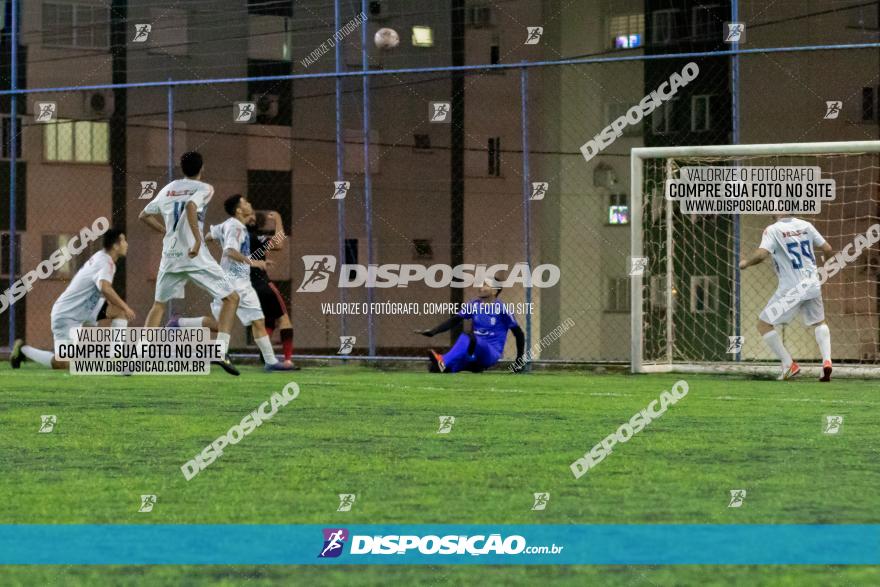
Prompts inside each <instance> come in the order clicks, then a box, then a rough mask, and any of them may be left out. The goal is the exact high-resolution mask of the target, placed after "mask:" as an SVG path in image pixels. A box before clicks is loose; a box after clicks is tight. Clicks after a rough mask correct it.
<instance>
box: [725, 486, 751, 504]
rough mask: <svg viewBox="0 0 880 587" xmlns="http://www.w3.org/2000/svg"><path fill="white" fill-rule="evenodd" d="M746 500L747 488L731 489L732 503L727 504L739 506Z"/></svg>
mask: <svg viewBox="0 0 880 587" xmlns="http://www.w3.org/2000/svg"><path fill="white" fill-rule="evenodd" d="M745 500H746V490H745V489H731V490H730V503H728V504H727V507H729V508H739V507H742V505H743V502H745Z"/></svg>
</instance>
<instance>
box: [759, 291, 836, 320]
mask: <svg viewBox="0 0 880 587" xmlns="http://www.w3.org/2000/svg"><path fill="white" fill-rule="evenodd" d="M782 297H783V296H782V295H780V294H778V293H775V294H773V297H772V298H770V301H769V302H767V306H766V307H765V308H764V309H763V310H762V311H761V314H760V316H759V318H761V320H763V321H764V322H767V323H768V324H773V325H774V326H775V325H777V324H788V323H789V322H791V321H792V320H794V319H795V317H796V316H797V315H798V314H800V315H801V319H803V321H804V325H805V326H811V325H813V324H818V323H819V322H821V321H823V320H824V319H825V304H823V303H822V296H817V297H815V298H810V299H809V300H801V301H799V302H787V303H786V304H784V305H783V304H782V302H781V299H782Z"/></svg>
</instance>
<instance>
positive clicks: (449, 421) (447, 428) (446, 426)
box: [437, 416, 455, 434]
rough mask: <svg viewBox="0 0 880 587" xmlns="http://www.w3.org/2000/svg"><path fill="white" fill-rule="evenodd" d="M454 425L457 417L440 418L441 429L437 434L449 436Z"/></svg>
mask: <svg viewBox="0 0 880 587" xmlns="http://www.w3.org/2000/svg"><path fill="white" fill-rule="evenodd" d="M454 424H455V416H440V428H438V429H437V434H449V433H450V432H452V426H453V425H454Z"/></svg>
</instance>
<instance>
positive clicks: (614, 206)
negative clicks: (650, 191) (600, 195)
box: [608, 194, 629, 224]
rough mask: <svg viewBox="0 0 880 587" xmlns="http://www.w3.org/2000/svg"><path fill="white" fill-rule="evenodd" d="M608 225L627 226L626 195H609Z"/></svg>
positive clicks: (627, 209) (627, 201) (627, 206)
mask: <svg viewBox="0 0 880 587" xmlns="http://www.w3.org/2000/svg"><path fill="white" fill-rule="evenodd" d="M608 224H629V200H628V198H627V194H611V195H610V196H609V197H608Z"/></svg>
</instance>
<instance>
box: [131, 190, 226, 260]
mask: <svg viewBox="0 0 880 587" xmlns="http://www.w3.org/2000/svg"><path fill="white" fill-rule="evenodd" d="M213 196H214V187H213V186H211V185H210V184H207V183H205V182H203V181H198V180H195V179H188V178H184V179H176V180H174V181H172V182H171V183H169V184H168V185H166V186H165V187H164V188H162V191H160V192H159V193H158V195H156V197H155V198H153V199H152V200H151V201H150V203H149V204H147V206H146V207H145V208H144V211H145V212H146V213H147V214H160V215H161V216H162V219H163V220H164V222H165V238H164V239H162V263H161V265H160V266H159V268H160V270H163V271H186V270H187V269H190V268H197V267H205V266H214V265H216V261H214V258H213V257H211V253H210V252H209V251H208V248H207V247H205V246H204V245H203V246H202V247H201V249H199V254H198V255H197V256H196V257H195V258H194V259H190V258H189V255H188V253H189V251H190V249H191V248H192V246H193V244H195V240H194V237H193V234H192V230H191V229H190V227H189V223H188V222H187V220H186V205H187V203H189V202H193V203H194V204H195V206H196V213H197V215H198V220H199V232H200V233H201V231H202V223H203V222H204V219H205V210H206V208H207V206H208V202H210V201H211V198H212V197H213Z"/></svg>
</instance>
